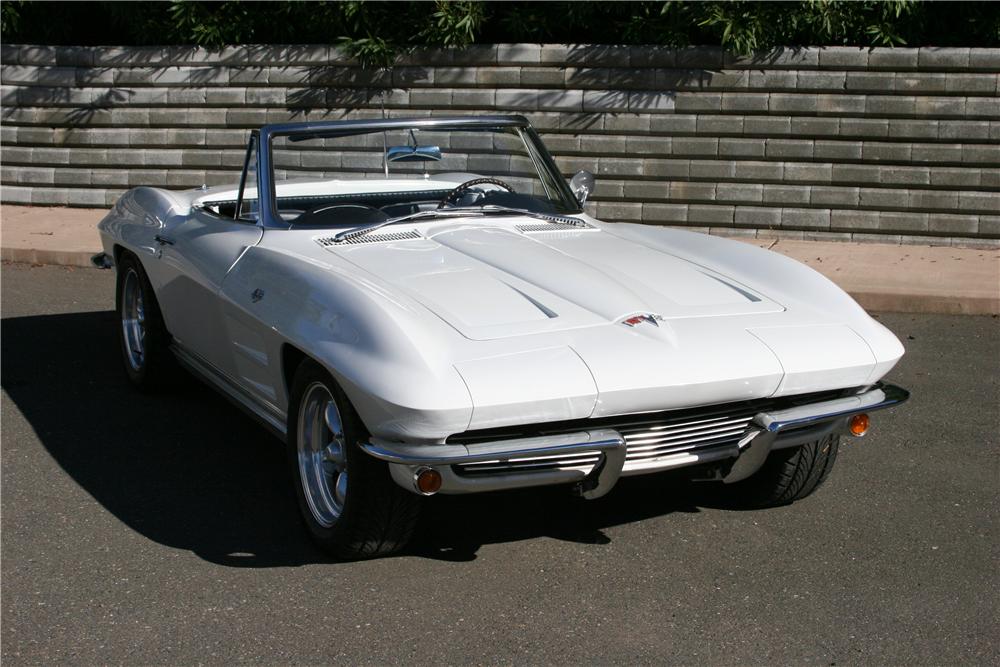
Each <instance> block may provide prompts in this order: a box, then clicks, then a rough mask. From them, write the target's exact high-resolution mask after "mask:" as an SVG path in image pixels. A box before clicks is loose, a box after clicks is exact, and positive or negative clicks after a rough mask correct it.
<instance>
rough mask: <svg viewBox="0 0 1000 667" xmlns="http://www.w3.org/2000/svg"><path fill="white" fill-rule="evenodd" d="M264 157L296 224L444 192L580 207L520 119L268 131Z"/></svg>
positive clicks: (527, 205)
mask: <svg viewBox="0 0 1000 667" xmlns="http://www.w3.org/2000/svg"><path fill="white" fill-rule="evenodd" d="M271 166H272V169H273V174H274V184H275V185H274V193H275V208H276V210H275V212H274V213H275V215H276V216H280V218H281V219H283V220H285V221H286V222H289V223H291V224H292V225H293V226H296V227H299V226H310V227H312V226H315V227H328V226H356V225H365V224H372V223H378V222H380V221H384V220H387V219H392V218H396V217H400V216H404V215H411V214H414V213H419V212H422V211H432V210H436V209H437V208H438V207H439V205H440V204H441V202H442V201H444V202H445V203H444V207H445V208H451V207H469V206H471V207H482V206H486V207H487V208H489V207H490V206H494V207H499V206H503V207H509V208H518V209H524V210H528V211H533V212H538V213H549V214H559V213H577V212H579V210H580V208H579V205H578V204H577V202H576V200H575V199H574V198H573V196H572V194H570V192H569V189H568V188H567V186H566V183H565V181H563V179H562V176H561V175H560V174H559V173H558V172H557V171H556V169H555V166H554V165H553V163H552V160H551V158H549V157H548V154H547V153H546V152H545V150H544V148H543V147H541V146H539V145H538V144H537V143H536V139H535V137H534V135H533V133H531V132H529V131H528V130H527V129H525V128H521V127H486V128H480V127H476V128H461V129H441V128H423V129H421V128H412V129H411V128H392V129H389V130H375V131H366V132H365V133H362V134H352V135H349V136H318V135H316V134H313V135H302V134H297V135H296V134H293V135H284V136H276V137H274V138H273V139H272V142H271ZM477 181H478V182H477ZM463 184H465V187H460V186H463ZM456 189H457V190H456Z"/></svg>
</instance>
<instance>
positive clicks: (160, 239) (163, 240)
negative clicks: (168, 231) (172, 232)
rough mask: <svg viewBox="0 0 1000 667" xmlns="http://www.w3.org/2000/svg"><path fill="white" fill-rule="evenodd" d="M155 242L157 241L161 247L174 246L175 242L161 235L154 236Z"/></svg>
mask: <svg viewBox="0 0 1000 667" xmlns="http://www.w3.org/2000/svg"><path fill="white" fill-rule="evenodd" d="M153 240H154V241H156V242H157V243H159V244H160V245H173V244H174V240H173V239H170V238H167V237H166V236H160V235H159V234H157V235H156V236H154V237H153Z"/></svg>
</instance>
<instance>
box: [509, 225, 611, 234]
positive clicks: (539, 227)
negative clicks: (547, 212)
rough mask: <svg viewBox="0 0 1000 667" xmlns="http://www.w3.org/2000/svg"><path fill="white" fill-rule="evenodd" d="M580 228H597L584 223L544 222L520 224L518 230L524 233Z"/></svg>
mask: <svg viewBox="0 0 1000 667" xmlns="http://www.w3.org/2000/svg"><path fill="white" fill-rule="evenodd" d="M580 229H595V227H594V226H593V225H588V224H587V223H583V224H580V225H571V224H569V223H566V222H543V223H539V224H536V225H518V226H517V231H519V232H522V233H524V234H530V233H532V232H562V231H566V230H580Z"/></svg>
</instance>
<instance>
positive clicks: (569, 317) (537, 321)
mask: <svg viewBox="0 0 1000 667" xmlns="http://www.w3.org/2000/svg"><path fill="white" fill-rule="evenodd" d="M531 223H534V224H531ZM401 236H405V237H409V238H402V239H399V240H395V241H389V242H384V241H382V242H380V241H378V240H377V239H378V238H379V237H375V239H376V240H375V241H374V242H370V243H359V244H351V245H349V246H336V247H335V248H336V249H335V252H337V254H340V255H341V256H343V257H344V258H345V259H347V260H348V261H350V262H352V263H354V264H355V265H357V266H358V267H360V268H362V269H364V270H365V271H367V272H369V273H371V274H373V275H375V276H377V277H378V278H380V279H381V280H383V281H385V282H387V283H390V284H392V285H393V286H395V287H396V288H398V289H399V290H401V291H403V292H405V293H406V294H408V295H409V296H410V297H411V298H413V299H415V300H416V301H418V302H420V303H421V304H423V305H424V306H425V307H426V308H428V309H429V310H430V311H432V312H433V313H435V314H436V315H437V316H438V317H440V318H441V319H443V320H444V321H445V322H447V323H448V324H450V325H451V326H452V327H454V328H455V329H456V330H458V331H459V332H460V333H461V334H462V335H463V336H465V337H467V338H469V339H472V340H491V339H497V338H504V337H509V336H517V335H526V334H534V333H544V332H549V331H561V330H567V329H572V328H578V327H587V326H594V325H599V324H607V323H610V322H619V321H622V320H625V319H627V318H630V317H632V316H636V315H639V316H652V319H654V320H661V321H662V320H675V319H680V318H693V317H697V318H704V317H722V316H731V315H750V314H760V313H768V312H777V311H780V310H783V307H782V305H781V304H779V303H777V302H776V301H775V300H774V299H772V298H771V297H770V296H768V295H765V294H761V293H760V292H758V291H755V290H753V289H751V288H750V287H747V286H746V285H743V284H740V283H739V282H737V281H735V280H733V279H732V278H729V277H727V276H725V275H722V274H720V273H718V272H716V271H713V270H711V269H709V268H707V267H704V266H700V265H698V264H696V263H694V262H691V261H687V260H684V259H681V258H679V257H676V256H674V255H671V254H669V253H666V252H663V251H660V250H656V249H653V248H650V247H647V246H645V245H642V244H640V243H637V242H634V241H630V240H627V239H622V238H619V237H617V236H614V235H611V234H607V233H604V232H602V231H601V230H600V229H599V228H591V229H579V230H576V229H572V230H565V229H560V228H559V227H556V226H553V225H547V224H544V223H543V224H541V225H539V224H537V223H536V222H534V221H532V220H529V219H525V220H524V221H523V224H515V225H513V226H511V227H487V226H466V227H458V228H452V229H446V230H443V231H439V232H437V233H434V234H432V235H431V236H430V237H425V238H421V237H417V235H416V234H413V235H412V237H411V235H406V234H403V235H401ZM362 238H363V237H362ZM646 321H647V322H649V320H646Z"/></svg>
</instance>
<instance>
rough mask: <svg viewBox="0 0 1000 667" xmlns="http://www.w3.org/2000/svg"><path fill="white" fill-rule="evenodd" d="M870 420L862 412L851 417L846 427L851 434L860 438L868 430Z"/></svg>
mask: <svg viewBox="0 0 1000 667" xmlns="http://www.w3.org/2000/svg"><path fill="white" fill-rule="evenodd" d="M871 421H872V420H871V419H870V418H869V417H868V415H866V414H865V413H863V412H862V413H861V414H860V415H854V416H853V417H851V419H850V421H848V422H847V427H848V428H849V429H850V431H851V435H853V436H855V437H858V438H860V437H861V436H863V435H864V434H865V433H867V432H868V427H869V426H871Z"/></svg>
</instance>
